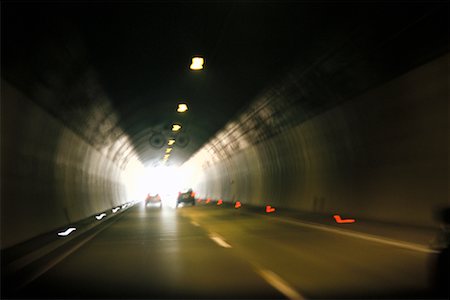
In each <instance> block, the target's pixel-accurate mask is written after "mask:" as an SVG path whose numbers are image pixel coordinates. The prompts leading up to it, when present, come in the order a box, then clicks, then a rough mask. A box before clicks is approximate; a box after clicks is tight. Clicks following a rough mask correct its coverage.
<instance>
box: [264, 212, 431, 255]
mask: <svg viewBox="0 0 450 300" xmlns="http://www.w3.org/2000/svg"><path fill="white" fill-rule="evenodd" d="M263 217H267V216H263ZM270 219H271V220H274V221H278V222H284V223H289V224H294V225H297V226H303V227H308V228H314V229H319V230H323V231H328V232H333V233H337V234H341V235H346V236H350V237H354V238H359V239H363V240H368V241H372V242H377V243H381V244H386V245H391V246H396V247H400V248H404V249H409V250H414V251H418V252H424V253H439V251H437V250H433V249H429V248H427V247H426V246H423V245H420V244H415V243H410V242H404V241H398V240H393V239H389V238H384V237H379V236H376V235H372V234H368V233H359V232H355V231H350V230H346V229H337V228H331V227H330V226H327V225H318V224H317V225H316V224H312V223H309V222H304V221H300V220H291V219H274V218H270Z"/></svg>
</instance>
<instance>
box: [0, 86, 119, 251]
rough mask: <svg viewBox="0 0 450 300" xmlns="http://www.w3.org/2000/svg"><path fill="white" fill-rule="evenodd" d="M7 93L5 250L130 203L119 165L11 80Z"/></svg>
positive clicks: (4, 96) (3, 176)
mask: <svg viewBox="0 0 450 300" xmlns="http://www.w3.org/2000/svg"><path fill="white" fill-rule="evenodd" d="M1 94H2V95H1V98H2V103H1V231H2V234H1V238H2V240H1V247H2V249H3V248H7V247H9V246H12V245H15V244H17V243H19V242H21V241H25V240H27V239H29V238H32V237H35V236H38V235H39V234H42V233H45V232H48V231H50V230H54V229H56V228H58V227H62V226H66V225H68V224H70V223H74V222H77V221H79V220H82V219H84V218H86V217H88V216H91V215H93V214H95V213H98V212H102V211H104V210H106V209H109V208H111V207H114V206H117V205H119V204H121V203H123V202H126V197H125V186H124V185H123V184H122V183H121V178H120V176H121V172H122V170H121V169H120V168H119V167H118V166H117V164H116V163H113V161H112V160H111V159H110V158H108V157H107V156H106V155H104V154H102V153H101V152H99V151H98V150H97V149H95V148H94V147H92V146H91V145H90V144H89V143H87V142H86V141H85V140H84V139H82V138H81V137H80V136H79V135H77V134H76V133H74V131H72V130H71V129H69V128H68V127H67V126H65V125H64V124H63V123H61V122H60V120H58V119H56V118H55V117H53V116H52V115H51V114H49V113H47V112H46V111H45V110H44V109H42V107H41V106H39V105H37V104H36V103H35V102H34V101H32V99H29V98H28V97H27V96H25V94H23V93H21V92H20V91H19V90H17V89H16V88H15V87H14V86H12V85H10V84H9V83H8V82H6V81H2V91H1Z"/></svg>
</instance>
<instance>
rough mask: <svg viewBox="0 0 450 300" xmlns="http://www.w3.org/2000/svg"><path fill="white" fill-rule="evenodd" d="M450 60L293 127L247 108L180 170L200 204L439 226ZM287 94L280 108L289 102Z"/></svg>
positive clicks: (268, 112) (266, 109) (262, 108)
mask: <svg viewBox="0 0 450 300" xmlns="http://www.w3.org/2000/svg"><path fill="white" fill-rule="evenodd" d="M448 59H449V56H448V55H445V56H443V57H441V58H439V59H436V60H434V61H432V62H430V63H428V64H425V65H423V66H421V67H418V68H416V69H415V70H412V71H410V72H408V73H406V74H404V75H402V76H400V77H397V78H395V79H394V80H391V81H389V82H387V83H385V84H383V85H381V86H378V87H377V88H374V89H371V90H369V91H367V92H365V93H363V94H361V95H359V96H357V97H355V98H353V99H351V100H350V101H346V102H343V103H342V104H340V105H338V106H336V107H334V108H331V109H328V110H326V111H324V112H323V113H320V114H317V115H314V116H312V117H310V118H308V119H307V120H305V121H302V122H301V123H300V124H298V125H296V126H292V127H282V125H280V124H282V123H283V122H284V121H283V122H282V121H280V119H281V118H286V116H289V115H290V111H289V108H286V107H288V106H285V108H284V110H283V111H282V112H281V113H280V112H278V114H277V112H276V111H275V110H276V108H274V107H275V106H274V105H270V101H266V102H260V103H257V104H256V105H253V106H252V107H250V109H249V110H248V111H246V112H243V113H242V114H241V115H239V116H238V117H237V118H236V120H233V121H232V122H230V124H228V126H226V128H225V129H224V130H223V131H221V132H219V133H218V134H217V136H216V137H215V138H214V139H212V140H211V141H210V142H209V143H208V144H207V145H205V146H204V147H203V148H202V149H201V150H200V151H199V152H197V153H196V155H194V156H193V158H192V159H191V160H190V161H188V162H187V163H186V164H185V167H186V168H188V169H189V168H190V169H195V168H197V170H196V171H195V175H194V176H193V178H194V179H195V180H194V181H193V182H192V184H193V185H194V187H195V188H196V190H197V194H198V196H199V197H212V198H216V199H218V198H222V199H223V200H224V201H236V200H239V201H241V202H242V203H247V204H253V205H260V206H262V205H266V204H270V205H274V206H278V207H280V208H281V207H283V208H289V209H295V210H300V211H307V212H315V213H324V214H331V213H341V214H343V215H347V216H353V217H360V218H366V219H371V220H377V221H384V222H394V223H404V224H410V225H417V226H436V225H437V221H436V220H435V211H436V209H439V208H441V207H444V206H446V205H448V186H449V185H448V184H449V182H448V140H449V133H448V112H449V111H448ZM283 88H284V89H283V90H281V89H279V90H277V91H275V92H274V93H273V94H275V95H276V98H277V99H278V100H277V101H278V102H280V101H281V102H283V101H284V102H286V101H287V99H288V98H289V97H288V95H287V94H286V92H285V91H289V93H290V96H292V89H289V88H287V87H286V86H284V87H283ZM324 88H326V87H324ZM280 99H281V100H280ZM268 102H269V104H268ZM307 114H308V112H307V111H306V112H304V115H307ZM277 115H278V116H277ZM277 119H278V121H277ZM288 121H289V120H288ZM284 123H286V122H284ZM287 123H289V122H287ZM249 124H250V125H249ZM252 124H253V125H252ZM254 124H256V125H254ZM257 124H260V126H263V127H264V128H263V129H262V130H261V129H258V128H257V127H256V126H258V125H257ZM280 128H281V130H280ZM256 131H260V132H261V131H264V132H265V133H261V134H266V135H267V138H265V139H264V138H262V139H261V138H260V139H259V140H261V141H258V137H257V136H256V135H255V134H254V133H255V132H256ZM270 132H277V133H276V134H274V135H273V136H271V134H270ZM261 134H259V135H261ZM252 144H255V145H252Z"/></svg>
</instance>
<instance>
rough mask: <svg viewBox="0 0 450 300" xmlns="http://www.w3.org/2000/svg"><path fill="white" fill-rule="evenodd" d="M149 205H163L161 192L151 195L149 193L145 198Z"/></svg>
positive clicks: (146, 204) (146, 203)
mask: <svg viewBox="0 0 450 300" xmlns="http://www.w3.org/2000/svg"><path fill="white" fill-rule="evenodd" d="M147 206H158V207H162V201H161V197H160V196H159V194H156V195H150V194H147V197H146V198H145V207H147Z"/></svg>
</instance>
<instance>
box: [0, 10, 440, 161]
mask: <svg viewBox="0 0 450 300" xmlns="http://www.w3.org/2000/svg"><path fill="white" fill-rule="evenodd" d="M406 7H407V9H405V8H406ZM2 8H3V9H2V50H3V51H2V77H3V78H5V79H6V80H8V81H10V82H12V83H13V84H15V85H16V86H18V87H19V88H20V89H21V90H22V91H25V92H26V93H28V95H29V96H30V97H31V98H32V99H33V100H34V101H36V102H37V103H39V104H40V105H41V106H43V107H45V108H46V109H47V110H48V111H50V112H51V113H52V114H53V115H54V116H55V117H57V118H58V119H60V120H61V121H62V122H64V123H66V125H67V126H68V127H70V128H72V129H73V130H74V131H75V132H77V133H79V134H80V135H81V136H82V137H83V138H84V139H85V140H87V141H88V142H90V143H91V144H93V145H94V146H95V145H96V144H99V143H100V144H101V143H102V140H104V139H107V138H111V137H114V135H112V133H111V132H112V131H113V129H111V128H112V127H114V128H120V129H121V130H122V131H123V132H125V134H126V135H127V136H128V137H129V138H130V139H131V141H132V144H133V145H134V148H135V149H136V150H137V152H138V153H139V155H140V159H141V161H142V162H144V163H150V162H157V161H160V159H161V158H162V153H163V151H164V147H163V148H161V149H157V148H155V147H152V146H151V144H150V143H149V138H150V137H151V136H152V135H155V134H158V133H162V134H163V136H164V138H167V135H168V134H170V130H169V129H170V125H171V124H172V122H175V121H177V122H181V123H182V124H183V130H184V136H185V138H186V140H185V141H186V142H189V143H188V145H187V146H186V147H184V148H183V149H179V151H178V150H177V149H176V147H175V150H177V151H174V157H175V158H176V159H174V163H178V164H179V163H181V162H183V161H184V160H186V159H187V158H188V157H189V156H190V155H192V154H193V153H194V152H195V151H196V150H197V149H198V148H199V147H201V145H203V144H204V143H205V142H206V141H207V140H208V139H209V138H211V137H212V136H213V135H214V133H216V132H217V131H218V130H219V129H221V128H222V127H223V126H224V125H225V124H226V122H227V121H228V120H230V119H231V118H232V117H233V116H235V115H236V113H237V112H239V111H240V110H242V109H244V108H245V107H246V106H247V105H248V104H249V103H250V102H251V101H253V100H255V99H256V98H257V97H258V95H261V93H263V92H264V90H265V89H267V88H270V86H271V84H272V83H274V82H275V81H277V80H279V79H280V78H282V77H283V76H285V75H286V74H287V72H289V71H290V70H291V69H292V68H293V67H297V68H302V70H305V71H306V70H310V69H313V68H314V66H315V64H316V63H317V62H318V61H320V60H321V59H323V57H324V56H326V55H329V54H330V53H333V51H335V50H336V51H337V50H339V49H340V48H342V45H343V44H345V43H347V45H348V42H349V40H350V41H351V43H352V44H353V48H354V49H358V51H357V52H354V53H352V52H351V51H348V53H346V56H348V57H351V58H352V59H353V57H361V56H367V57H369V56H370V57H372V58H375V60H376V59H380V60H381V59H384V57H383V56H381V57H377V56H376V51H378V50H377V49H378V48H377V47H380V43H378V41H383V40H388V39H389V38H391V36H394V35H395V34H396V33H397V32H399V31H401V30H404V28H403V27H405V26H411V24H413V23H414V22H416V20H420V19H421V18H423V17H424V16H427V15H428V14H430V13H431V12H433V11H435V10H436V8H435V7H433V6H428V5H425V4H414V3H409V4H405V3H404V2H401V3H397V4H391V3H386V4H376V3H365V4H359V5H358V4H356V3H350V2H347V3H344V4H343V3H336V4H331V3H328V2H322V3H318V4H314V3H294V2H287V3H279V2H268V3H264V2H257V3H255V2H253V3H252V2H243V3H240V2H193V3H189V2H187V3H186V2H184V3H180V2H176V3H165V2H132V3H128V2H123V3H103V2H102V3H94V4H92V3H72V2H68V3H45V4H43V3H36V4H32V3H12V2H11V3H8V4H7V5H4V6H2ZM405 24H406V25H405ZM380 37H383V38H380ZM430 40H432V38H430ZM377 43H378V44H377ZM431 46H432V45H431ZM347 47H348V46H347ZM420 47H421V45H418V49H419V50H420ZM404 50H405V49H401V48H400V49H399V50H398V51H399V56H400V55H407V51H404ZM419 50H417V49H416V50H413V51H419ZM405 53H406V54H405ZM194 55H201V56H203V57H204V58H205V60H206V64H205V69H204V70H203V71H192V70H189V64H190V59H191V57H192V56H194ZM417 63H419V62H417ZM336 64H339V61H337V62H336ZM386 65H388V67H389V68H396V67H397V66H395V65H389V64H384V66H383V67H386ZM343 67H344V66H343ZM402 67H403V68H410V67H413V66H411V65H408V66H400V67H399V68H402ZM391 73H392V72H391ZM87 74H90V75H87ZM368 76H370V74H368ZM93 78H95V80H94V79H93ZM37 82H39V85H40V86H42V85H43V86H46V87H47V88H48V89H49V90H51V91H52V92H51V95H50V93H49V94H48V96H46V97H42V92H41V93H39V91H41V90H42V88H39V89H38V88H37V87H36V86H37ZM39 95H40V96H39ZM102 99H103V100H102ZM105 99H106V100H107V102H108V103H109V104H110V105H111V107H107V106H105V105H104V102H105ZM102 101H103V102H102ZM180 101H185V102H186V103H188V105H189V107H190V110H189V112H188V113H186V114H185V115H180V114H177V113H176V112H175V109H176V105H177V103H178V102H180ZM98 107H102V108H101V109H102V116H101V117H99V120H98V121H96V119H95V116H94V114H93V113H88V112H89V111H99V109H98ZM113 114H114V116H115V117H114V118H112V117H111V116H112V115H113ZM104 119H108V120H109V121H108V122H109V123H110V124H113V125H110V126H109V129H108V130H106V129H105V130H104V131H105V132H106V133H105V132H103V131H102V129H101V127H102V124H104V122H103V121H104ZM102 120H103V121H102ZM102 122H103V123H102ZM89 123H92V125H89V126H91V127H92V128H90V127H88V125H83V126H84V127H81V126H82V125H80V124H89ZM105 126H106V125H105ZM105 126H104V127H105ZM106 127H107V126H106ZM118 135H120V134H117V136H118ZM117 136H116V137H117Z"/></svg>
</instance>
